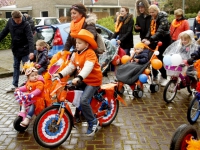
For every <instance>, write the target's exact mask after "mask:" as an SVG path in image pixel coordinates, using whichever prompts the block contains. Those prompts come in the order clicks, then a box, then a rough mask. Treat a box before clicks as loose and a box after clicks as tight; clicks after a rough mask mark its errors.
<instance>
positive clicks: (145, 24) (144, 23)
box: [134, 0, 151, 40]
mask: <svg viewBox="0 0 200 150" xmlns="http://www.w3.org/2000/svg"><path fill="white" fill-rule="evenodd" d="M140 2H142V4H143V5H144V8H145V12H144V13H143V14H141V13H140V11H139V7H138V5H139V3H140ZM148 8H149V3H148V2H147V0H138V1H137V2H136V9H137V15H138V16H137V17H136V23H135V25H138V26H139V27H141V29H139V30H137V29H136V28H134V30H135V32H140V38H141V40H142V39H144V38H145V36H146V34H147V32H148V30H149V27H150V20H151V16H150V15H149V12H148Z"/></svg>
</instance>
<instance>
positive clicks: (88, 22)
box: [64, 14, 97, 51]
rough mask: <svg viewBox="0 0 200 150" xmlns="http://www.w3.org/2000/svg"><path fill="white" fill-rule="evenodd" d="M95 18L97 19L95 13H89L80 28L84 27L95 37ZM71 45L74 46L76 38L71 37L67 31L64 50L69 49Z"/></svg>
mask: <svg viewBox="0 0 200 150" xmlns="http://www.w3.org/2000/svg"><path fill="white" fill-rule="evenodd" d="M96 20H97V16H96V15H95V14H89V15H88V16H87V17H86V18H85V22H84V23H83V26H82V29H86V30H88V31H90V32H91V33H92V34H93V35H94V37H95V39H96V37H97V31H96V27H95V24H96ZM72 46H74V47H75V46H76V40H75V39H74V38H73V37H71V35H70V33H69V35H68V38H67V41H66V43H65V46H64V50H68V51H69V50H70V48H71V47H72Z"/></svg>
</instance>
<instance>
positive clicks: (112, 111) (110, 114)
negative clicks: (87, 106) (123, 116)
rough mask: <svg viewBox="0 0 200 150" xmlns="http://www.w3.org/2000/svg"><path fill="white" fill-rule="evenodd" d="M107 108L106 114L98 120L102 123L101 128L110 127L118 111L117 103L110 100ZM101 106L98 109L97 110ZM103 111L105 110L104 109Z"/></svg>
mask: <svg viewBox="0 0 200 150" xmlns="http://www.w3.org/2000/svg"><path fill="white" fill-rule="evenodd" d="M108 105H109V106H108V107H107V108H106V110H107V112H106V114H105V115H104V116H103V117H102V118H100V119H99V121H100V122H101V123H102V126H103V127H105V126H108V125H110V124H111V123H112V122H113V121H114V120H115V118H116V116H117V113H118V110H119V101H118V100H117V99H116V100H113V99H112V100H111V102H110V104H108ZM100 108H101V106H100V107H99V109H100ZM104 110H105V109H104Z"/></svg>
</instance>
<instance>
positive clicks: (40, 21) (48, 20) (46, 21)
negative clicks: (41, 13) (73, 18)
mask: <svg viewBox="0 0 200 150" xmlns="http://www.w3.org/2000/svg"><path fill="white" fill-rule="evenodd" d="M33 20H34V22H35V26H41V25H53V24H60V21H59V19H58V18H56V17H34V18H33Z"/></svg>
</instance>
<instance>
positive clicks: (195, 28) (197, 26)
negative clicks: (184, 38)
mask: <svg viewBox="0 0 200 150" xmlns="http://www.w3.org/2000/svg"><path fill="white" fill-rule="evenodd" d="M196 31H198V32H200V23H198V22H197V20H196V18H195V19H194V24H193V32H194V33H195V32H196Z"/></svg>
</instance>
